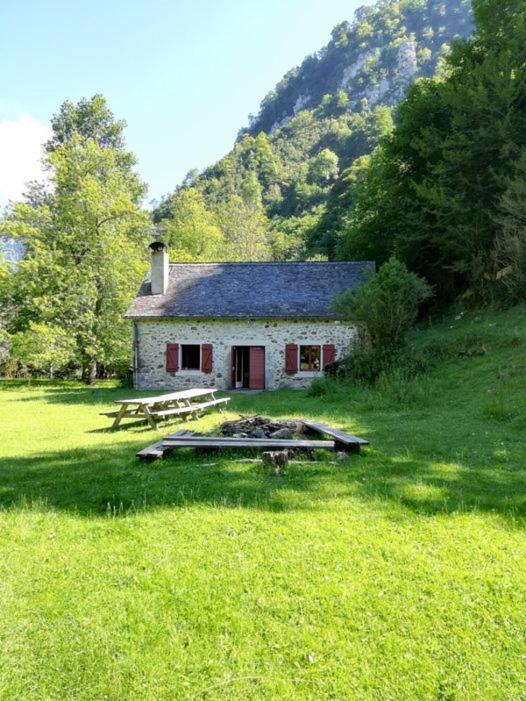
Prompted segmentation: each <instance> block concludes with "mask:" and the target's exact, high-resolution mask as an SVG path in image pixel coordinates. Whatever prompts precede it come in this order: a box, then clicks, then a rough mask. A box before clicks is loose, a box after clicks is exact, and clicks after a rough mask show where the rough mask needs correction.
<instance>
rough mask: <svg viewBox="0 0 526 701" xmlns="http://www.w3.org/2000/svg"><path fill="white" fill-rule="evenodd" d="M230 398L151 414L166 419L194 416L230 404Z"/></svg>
mask: <svg viewBox="0 0 526 701" xmlns="http://www.w3.org/2000/svg"><path fill="white" fill-rule="evenodd" d="M229 401H230V397H222V398H221V399H211V400H210V401H209V402H201V403H200V404H188V405H187V406H180V407H174V408H173V409H155V408H154V409H151V410H150V414H151V415H152V416H154V417H156V418H157V417H158V418H164V417H165V416H173V415H177V414H193V413H194V412H199V411H204V410H205V409H208V408H209V407H212V406H220V405H222V404H228V402H229Z"/></svg>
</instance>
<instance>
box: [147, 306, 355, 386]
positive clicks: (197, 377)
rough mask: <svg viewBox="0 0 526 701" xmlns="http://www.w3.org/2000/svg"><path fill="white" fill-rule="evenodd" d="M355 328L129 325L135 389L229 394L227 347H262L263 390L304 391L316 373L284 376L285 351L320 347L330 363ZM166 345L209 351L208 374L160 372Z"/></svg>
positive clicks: (268, 323)
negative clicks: (329, 350)
mask: <svg viewBox="0 0 526 701" xmlns="http://www.w3.org/2000/svg"><path fill="white" fill-rule="evenodd" d="M355 335H356V330H355V328H354V327H353V326H352V325H350V324H346V323H345V322H340V321H330V320H327V321H323V320H319V319H312V320H308V319H301V320H296V319H279V320H278V319H268V320H265V319H257V320H249V319H242V320H241V319H239V320H238V319H233V320H229V319H210V320H206V319H198V320H196V319H173V320H138V321H136V322H135V372H134V382H135V387H136V388H137V389H154V388H155V389H157V388H167V389H184V388H188V387H217V388H218V389H232V346H264V347H265V386H266V389H278V388H279V387H292V388H302V387H307V386H308V385H309V384H310V383H311V382H312V379H313V378H314V377H316V376H320V375H322V373H321V372H301V371H299V372H298V373H296V374H295V375H288V374H287V373H286V372H285V346H286V345H287V344H288V343H297V344H298V345H320V346H322V345H324V344H328V343H331V344H333V345H334V346H335V348H336V359H339V358H341V357H342V356H344V355H345V354H346V353H347V351H348V350H349V348H350V346H351V345H352V343H353V340H354V338H355ZM168 343H178V344H180V345H182V344H199V345H201V344H203V343H211V344H212V346H213V368H212V372H211V373H202V372H201V371H199V370H192V371H189V370H178V372H175V373H169V372H167V371H166V345H167V344H168Z"/></svg>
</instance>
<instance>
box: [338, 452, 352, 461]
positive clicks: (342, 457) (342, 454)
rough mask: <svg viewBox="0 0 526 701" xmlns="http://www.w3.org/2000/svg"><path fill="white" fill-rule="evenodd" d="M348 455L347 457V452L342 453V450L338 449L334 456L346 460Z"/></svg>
mask: <svg viewBox="0 0 526 701" xmlns="http://www.w3.org/2000/svg"><path fill="white" fill-rule="evenodd" d="M348 457H349V455H348V454H347V453H344V452H343V450H339V451H338V452H337V453H336V458H337V459H338V460H346V459H347V458H348Z"/></svg>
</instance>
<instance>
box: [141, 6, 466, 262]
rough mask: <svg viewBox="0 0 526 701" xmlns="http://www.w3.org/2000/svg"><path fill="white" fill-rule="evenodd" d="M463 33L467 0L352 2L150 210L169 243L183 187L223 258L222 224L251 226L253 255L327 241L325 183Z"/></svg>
mask: <svg viewBox="0 0 526 701" xmlns="http://www.w3.org/2000/svg"><path fill="white" fill-rule="evenodd" d="M471 31H472V16H471V3H470V1H469V0H447V1H441V2H439V1H438V0H400V1H398V2H395V1H394V0H379V2H377V3H376V4H375V5H373V6H370V7H363V8H361V9H360V10H358V11H357V13H356V16H355V21H354V22H353V23H352V24H350V23H348V22H344V23H342V24H339V25H338V26H337V27H335V28H334V30H333V32H332V36H331V40H330V42H329V43H328V44H327V46H326V47H324V48H323V49H322V50H321V51H320V52H318V53H317V54H316V55H314V56H309V57H307V58H306V59H305V60H304V61H303V63H302V64H301V66H299V67H297V68H294V69H293V70H292V71H290V72H289V73H287V75H286V76H284V78H283V79H282V80H281V81H280V82H279V83H278V85H277V86H276V88H275V89H274V90H273V91H271V92H270V93H269V94H268V95H267V96H266V97H265V99H264V100H263V102H262V104H261V110H260V112H259V114H258V115H257V116H255V117H251V119H250V124H249V126H248V128H246V129H242V130H241V131H240V133H239V137H238V140H237V143H236V144H235V145H234V148H233V149H232V151H231V152H230V153H229V154H227V155H226V156H225V157H224V158H222V159H221V160H220V161H218V162H217V163H216V164H215V165H213V166H211V167H209V168H207V169H206V170H205V171H204V172H203V173H202V174H197V173H191V174H189V176H188V177H187V178H186V179H185V182H184V183H183V185H182V186H181V187H180V188H177V189H176V191H175V192H174V194H173V195H171V196H169V197H167V198H166V199H165V200H164V201H163V202H161V204H160V205H159V206H158V207H157V209H156V210H155V211H154V213H153V216H154V220H155V221H156V222H160V221H163V220H164V221H165V223H168V225H170V222H171V224H172V227H171V229H172V233H173V240H174V242H177V234H178V227H179V224H177V223H175V224H174V221H175V220H176V219H177V217H178V216H179V214H180V212H181V206H182V207H183V209H184V206H185V204H184V202H182V198H183V199H184V197H185V196H184V191H185V190H186V191H188V190H193V191H195V192H196V193H197V195H198V196H199V198H200V206H201V207H202V209H203V217H202V218H203V220H206V221H207V226H208V229H207V230H203V231H202V232H200V233H199V234H198V235H200V236H201V237H205V236H206V235H207V231H209V230H210V222H211V219H210V218H212V219H214V220H215V223H216V225H217V228H218V229H220V230H222V231H223V235H224V240H225V243H224V245H223V246H222V250H223V251H224V254H223V255H225V256H228V257H230V258H232V257H234V259H235V256H236V250H240V247H239V246H235V245H234V246H233V245H232V240H231V239H232V234H231V232H232V230H235V231H237V238H238V239H239V237H240V236H241V235H242V234H241V233H240V232H241V231H243V230H247V231H251V232H254V231H255V230H256V229H257V231H256V234H250V235H251V236H252V235H256V236H257V237H258V247H257V250H258V251H259V255H260V256H261V257H262V258H269V257H273V258H276V259H280V260H288V259H298V258H305V257H308V256H310V255H312V254H314V253H316V252H317V251H321V252H324V253H326V252H328V251H330V248H331V243H330V238H331V236H332V235H333V234H332V233H331V226H334V222H333V221H332V219H331V217H330V216H327V211H326V210H327V205H328V203H330V202H331V192H332V191H333V189H334V188H335V186H336V189H337V190H338V194H339V193H340V191H341V190H342V188H343V189H345V187H346V182H347V179H348V178H349V177H351V178H352V177H353V175H352V174H353V168H356V167H357V166H358V165H359V163H360V161H359V159H361V158H362V157H363V156H366V155H368V154H370V153H371V152H372V151H373V149H374V148H375V146H376V145H377V144H378V141H379V139H380V138H381V136H382V135H384V134H386V133H388V132H389V131H390V130H391V128H392V111H393V108H394V106H395V105H396V103H397V102H398V101H399V100H400V99H401V98H402V97H403V95H404V92H405V89H406V87H407V86H408V85H409V84H410V83H411V82H412V81H414V80H415V79H417V78H418V77H422V76H431V75H434V74H435V73H436V71H437V69H438V67H439V64H440V61H441V59H442V58H443V56H444V55H445V54H446V53H447V51H448V48H449V46H450V45H451V42H453V41H454V40H455V39H458V38H461V37H466V36H469V35H470V33H471ZM332 199H334V197H332ZM241 201H242V206H241V204H240V202H241ZM192 206H193V207H195V202H193V203H192ZM225 212H226V213H227V215H228V216H226V219H227V220H228V222H229V225H228V227H225V226H224V224H223V223H222V222H224V220H225ZM177 213H179V214H177ZM256 214H257V217H258V220H257V221H258V226H257V227H254V226H253V225H252V223H251V222H253V220H254V217H256ZM182 219H183V220H184V219H185V217H184V216H183V217H182ZM186 219H188V216H186ZM320 221H322V225H321V226H322V230H321V231H320ZM247 235H248V234H247ZM320 237H321V238H322V239H324V240H325V239H327V241H328V242H327V243H326V244H324V245H323V246H321V247H320V246H318V245H317V244H316V243H315V244H313V243H312V242H313V240H315V241H316V240H318V239H320ZM245 248H246V249H247V250H253V249H254V246H248V247H245ZM205 249H206V246H205ZM181 255H183V257H184V256H188V251H186V252H184V253H182V254H181ZM215 255H216V256H217V255H221V253H219V254H217V253H216V254H215ZM239 256H240V259H242V258H241V253H239Z"/></svg>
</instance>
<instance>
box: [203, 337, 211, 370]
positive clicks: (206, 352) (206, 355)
mask: <svg viewBox="0 0 526 701" xmlns="http://www.w3.org/2000/svg"><path fill="white" fill-rule="evenodd" d="M201 372H212V344H211V343H203V345H202V346H201Z"/></svg>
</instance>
